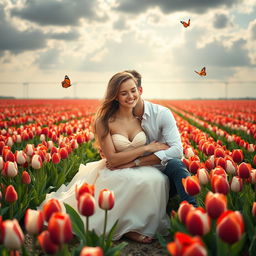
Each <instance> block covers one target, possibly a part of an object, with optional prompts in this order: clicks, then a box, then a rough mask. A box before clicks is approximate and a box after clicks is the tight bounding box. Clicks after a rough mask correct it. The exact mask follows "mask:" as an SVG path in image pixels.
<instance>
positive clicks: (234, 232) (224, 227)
mask: <svg viewBox="0 0 256 256" xmlns="http://www.w3.org/2000/svg"><path fill="white" fill-rule="evenodd" d="M216 233H217V235H218V236H219V237H220V238H221V239H222V240H223V241H224V242H226V243H228V244H233V243H236V242H237V241H239V240H240V239H241V237H242V235H243V233H244V221H243V216H242V214H241V213H240V212H238V211H226V212H224V213H222V214H221V216H220V217H219V218H218V220H217V227H216Z"/></svg>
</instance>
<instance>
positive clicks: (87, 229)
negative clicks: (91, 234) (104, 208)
mask: <svg viewBox="0 0 256 256" xmlns="http://www.w3.org/2000/svg"><path fill="white" fill-rule="evenodd" d="M88 231H89V217H87V216H86V233H88Z"/></svg>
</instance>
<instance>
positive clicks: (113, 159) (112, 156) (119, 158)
mask: <svg viewBox="0 0 256 256" xmlns="http://www.w3.org/2000/svg"><path fill="white" fill-rule="evenodd" d="M103 132H104V127H103V125H102V123H101V122H100V121H99V120H98V121H96V134H97V137H98V140H99V144H100V147H101V149H102V151H103V153H104V156H105V157H106V159H107V161H108V163H109V164H110V166H112V167H117V166H120V165H123V164H126V163H129V162H131V161H133V160H135V159H136V158H138V157H140V156H142V155H143V154H144V153H153V152H156V151H159V150H163V149H165V147H166V145H164V144H162V143H158V142H153V143H151V144H148V145H143V146H141V147H138V148H135V149H133V150H130V151H125V152H116V149H115V146H114V144H113V141H112V138H111V135H110V133H108V134H107V136H106V137H104V138H103V139H102V138H101V137H102V134H103Z"/></svg>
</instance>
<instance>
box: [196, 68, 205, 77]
mask: <svg viewBox="0 0 256 256" xmlns="http://www.w3.org/2000/svg"><path fill="white" fill-rule="evenodd" d="M195 72H196V73H197V74H198V75H199V76H206V71H205V67H203V68H202V69H201V71H200V72H198V71H196V70H195Z"/></svg>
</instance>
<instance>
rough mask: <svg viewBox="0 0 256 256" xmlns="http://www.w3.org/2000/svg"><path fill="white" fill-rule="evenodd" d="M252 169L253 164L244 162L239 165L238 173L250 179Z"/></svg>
mask: <svg viewBox="0 0 256 256" xmlns="http://www.w3.org/2000/svg"><path fill="white" fill-rule="evenodd" d="M251 170H252V167H251V165H250V164H247V163H244V162H243V163H241V164H240V165H239V166H238V168H237V174H238V176H239V177H241V178H243V179H248V178H249V177H250V173H251Z"/></svg>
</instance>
